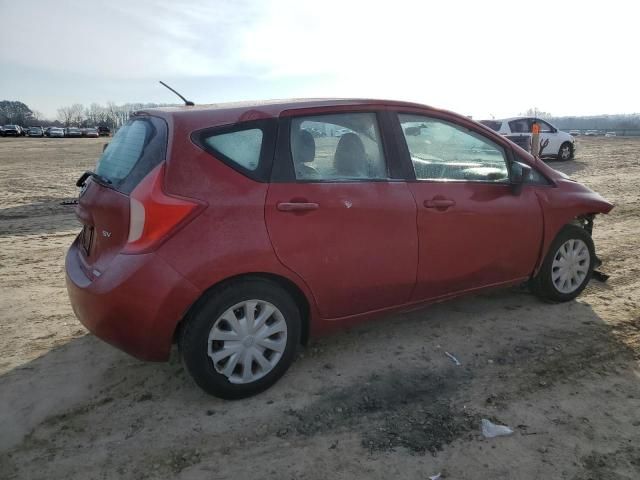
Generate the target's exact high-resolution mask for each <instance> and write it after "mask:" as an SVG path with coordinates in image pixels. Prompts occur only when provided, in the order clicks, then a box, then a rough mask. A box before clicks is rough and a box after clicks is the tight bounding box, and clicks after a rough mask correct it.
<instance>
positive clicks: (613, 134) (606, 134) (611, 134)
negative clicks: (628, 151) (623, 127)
mask: <svg viewBox="0 0 640 480" xmlns="http://www.w3.org/2000/svg"><path fill="white" fill-rule="evenodd" d="M604 136H605V137H617V135H616V132H607V133H605V134H604Z"/></svg>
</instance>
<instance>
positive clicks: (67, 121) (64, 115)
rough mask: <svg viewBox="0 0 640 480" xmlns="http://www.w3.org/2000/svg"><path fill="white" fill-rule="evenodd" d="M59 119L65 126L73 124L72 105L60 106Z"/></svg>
mask: <svg viewBox="0 0 640 480" xmlns="http://www.w3.org/2000/svg"><path fill="white" fill-rule="evenodd" d="M58 119H59V120H60V121H61V122H62V123H63V124H64V126H65V127H68V126H69V125H71V121H72V120H73V110H72V109H71V107H60V108H59V109H58Z"/></svg>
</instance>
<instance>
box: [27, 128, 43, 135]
mask: <svg viewBox="0 0 640 480" xmlns="http://www.w3.org/2000/svg"><path fill="white" fill-rule="evenodd" d="M27 135H29V136H30V137H44V130H42V127H31V128H29V132H28V133H27Z"/></svg>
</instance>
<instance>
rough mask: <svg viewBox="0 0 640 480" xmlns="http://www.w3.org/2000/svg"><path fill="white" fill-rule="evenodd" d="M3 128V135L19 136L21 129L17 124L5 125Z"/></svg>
mask: <svg viewBox="0 0 640 480" xmlns="http://www.w3.org/2000/svg"><path fill="white" fill-rule="evenodd" d="M3 130H4V131H3V132H2V136H3V137H19V136H21V135H22V130H21V129H20V127H19V126H18V125H5V126H4V129H3Z"/></svg>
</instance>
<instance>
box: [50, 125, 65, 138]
mask: <svg viewBox="0 0 640 480" xmlns="http://www.w3.org/2000/svg"><path fill="white" fill-rule="evenodd" d="M49 137H64V129H63V128H58V127H53V128H52V129H51V130H49Z"/></svg>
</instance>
